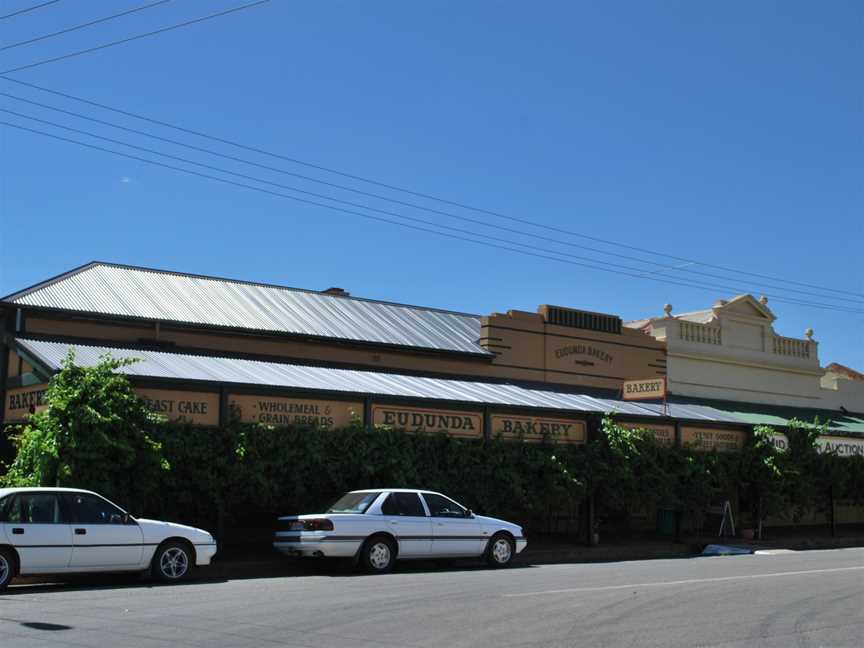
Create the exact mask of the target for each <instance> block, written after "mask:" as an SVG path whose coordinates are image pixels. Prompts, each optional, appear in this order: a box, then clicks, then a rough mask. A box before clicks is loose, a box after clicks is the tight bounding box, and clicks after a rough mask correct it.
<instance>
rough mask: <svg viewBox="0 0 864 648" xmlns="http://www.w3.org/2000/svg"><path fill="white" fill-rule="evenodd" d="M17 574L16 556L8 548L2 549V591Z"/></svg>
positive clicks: (0, 554) (0, 582) (0, 565)
mask: <svg viewBox="0 0 864 648" xmlns="http://www.w3.org/2000/svg"><path fill="white" fill-rule="evenodd" d="M14 575H15V556H14V555H13V554H12V552H11V551H9V550H8V549H0V591H2V590H4V589H6V587H7V586H8V585H9V582H10V581H11V580H12V576H14Z"/></svg>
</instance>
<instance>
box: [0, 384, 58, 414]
mask: <svg viewBox="0 0 864 648" xmlns="http://www.w3.org/2000/svg"><path fill="white" fill-rule="evenodd" d="M47 389H48V385H31V386H30V387H17V388H15V389H10V390H9V391H7V392H6V403H5V407H4V409H3V420H4V421H5V422H6V423H11V422H13V421H23V420H24V419H25V418H27V417H28V416H29V415H30V414H34V413H36V412H41V411H42V410H44V409H46V408H47V407H48V403H46V402H45V392H46V391H47Z"/></svg>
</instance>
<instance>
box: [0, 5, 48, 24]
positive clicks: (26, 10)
mask: <svg viewBox="0 0 864 648" xmlns="http://www.w3.org/2000/svg"><path fill="white" fill-rule="evenodd" d="M58 2H60V0H48V2H42V3H41V4H37V5H33V6H31V7H25V8H24V9H18V10H17V11H13V12H12V13H8V14H6V15H5V16H0V20H6V19H7V18H14V17H15V16H21V15H23V14H27V13H30V12H31V11H36V10H37V9H41V8H42V7H47V6H49V5H53V4H57V3H58Z"/></svg>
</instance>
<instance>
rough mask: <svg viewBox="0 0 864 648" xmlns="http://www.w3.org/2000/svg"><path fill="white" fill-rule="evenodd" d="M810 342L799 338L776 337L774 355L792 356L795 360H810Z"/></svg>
mask: <svg viewBox="0 0 864 648" xmlns="http://www.w3.org/2000/svg"><path fill="white" fill-rule="evenodd" d="M810 346H811V342H810V340H799V339H797V338H789V337H783V336H782V335H775V336H774V347H773V350H774V353H775V354H776V355H782V356H791V357H793V358H807V359H809V358H810Z"/></svg>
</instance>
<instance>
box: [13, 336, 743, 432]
mask: <svg viewBox="0 0 864 648" xmlns="http://www.w3.org/2000/svg"><path fill="white" fill-rule="evenodd" d="M16 343H17V344H18V345H19V346H20V347H21V348H22V349H23V350H24V351H25V352H27V353H28V354H30V355H31V356H32V357H33V358H34V359H36V360H39V361H40V362H41V363H42V364H44V365H45V367H46V368H47V369H50V370H52V371H53V370H57V369H59V368H60V366H61V363H62V362H63V360H64V358H65V357H66V355H67V353H68V352H69V350H70V348H74V350H75V361H76V362H77V363H78V364H80V365H83V366H92V365H95V364H96V363H98V362H99V358H100V357H101V356H103V355H105V354H107V353H110V354H111V356H112V357H114V358H118V359H121V358H138V359H139V360H140V361H139V362H136V363H135V364H132V365H130V366H128V367H125V368H123V369H122V371H123V373H126V374H128V375H130V376H140V377H148V378H175V379H181V380H189V381H195V380H200V381H211V382H220V383H229V384H230V383H235V384H243V385H261V386H269V387H284V388H293V389H320V390H327V391H334V392H346V393H352V394H372V395H377V396H400V397H409V398H417V399H436V400H450V401H458V402H461V403H477V404H484V405H507V406H514V407H528V408H544V409H557V410H569V411H575V412H612V413H615V414H620V415H631V416H646V417H658V416H661V415H662V411H661V410H662V406H660V405H653V404H644V403H640V404H637V403H628V402H624V401H618V400H613V399H606V398H596V397H593V396H588V395H584V394H565V393H559V392H550V391H542V390H537V389H526V388H524V387H519V386H516V385H506V384H496V383H483V382H474V381H468V380H445V379H441V378H423V377H417V376H404V375H396V374H385V373H378V372H373V371H356V370H351V369H330V368H326V367H308V366H302V365H293V364H283V363H276V362H264V361H260V360H247V359H236V358H219V357H211V356H197V355H187V354H180V353H168V352H164V351H149V350H143V349H116V348H108V347H95V346H85V345H80V344H74V345H73V344H70V343H66V342H50V341H44V340H26V339H20V338H19V339H18V340H16ZM670 407H671V411H670V414H671V415H672V416H673V417H676V418H682V419H688V420H703V421H711V422H727V423H737V424H740V423H741V421H740V420H739V419H737V418H735V417H734V416H731V415H729V414H725V413H724V412H720V411H718V410H714V409H713V408H710V407H701V406H699V405H671V406H670Z"/></svg>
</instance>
